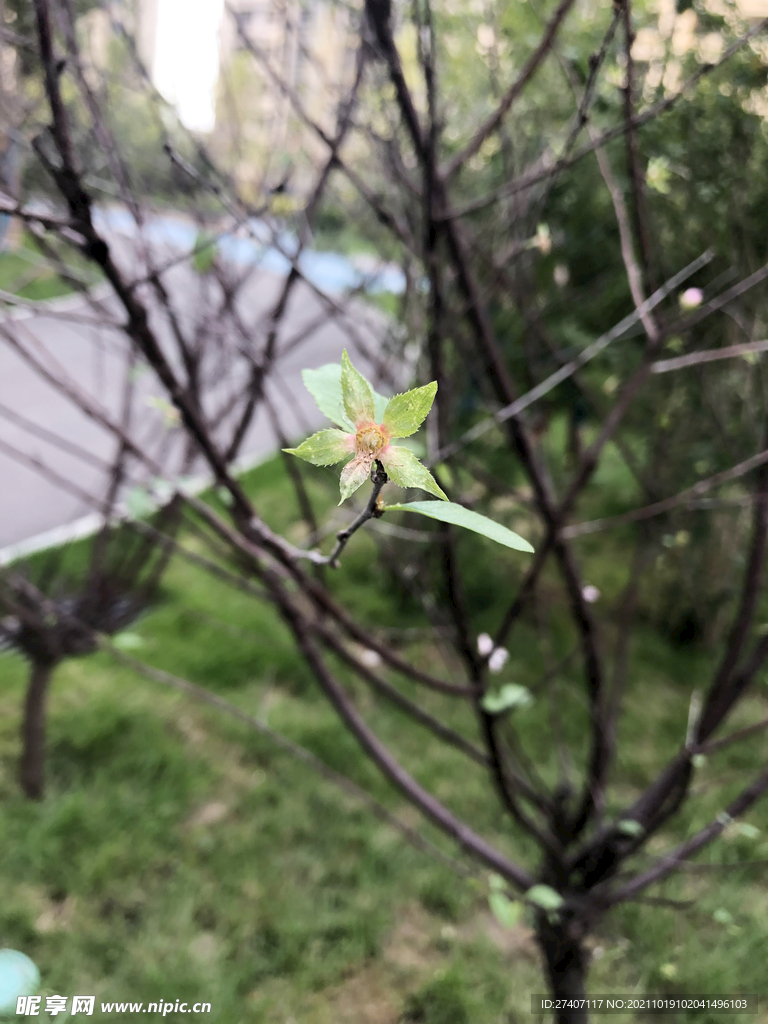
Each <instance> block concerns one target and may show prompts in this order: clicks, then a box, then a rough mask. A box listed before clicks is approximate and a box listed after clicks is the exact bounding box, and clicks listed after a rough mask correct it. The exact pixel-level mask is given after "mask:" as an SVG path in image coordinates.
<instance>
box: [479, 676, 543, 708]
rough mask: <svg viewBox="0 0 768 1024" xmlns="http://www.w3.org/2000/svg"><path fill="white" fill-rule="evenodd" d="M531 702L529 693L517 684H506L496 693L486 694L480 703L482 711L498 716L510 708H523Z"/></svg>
mask: <svg viewBox="0 0 768 1024" xmlns="http://www.w3.org/2000/svg"><path fill="white" fill-rule="evenodd" d="M532 700H533V697H532V696H531V691H530V690H528V689H527V688H526V687H525V686H519V685H518V684H517V683H507V684H506V686H502V688H501V689H500V690H499V692H498V693H486V695H485V696H484V697H483V699H482V701H481V705H482V708H483V710H484V711H487V712H488V713H489V714H491V715H500V714H501V713H502V711H509V710H510V708H523V707H525V706H526V704H530V703H531V701H532Z"/></svg>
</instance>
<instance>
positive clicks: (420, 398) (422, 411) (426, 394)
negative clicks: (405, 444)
mask: <svg viewBox="0 0 768 1024" xmlns="http://www.w3.org/2000/svg"><path fill="white" fill-rule="evenodd" d="M436 393H437V381H436V380H433V381H432V383H431V384H425V385H424V387H423V388H414V389H413V391H406V392H405V393H404V394H402V395H395V396H394V398H390V400H389V402H388V403H387V407H386V409H385V410H384V418H383V420H382V426H383V427H384V429H385V430H386V431H387V432H388V434H389V436H390V437H410V436H411V434H415V433H416V431H417V430H418V429H419V427H420V426H421V424H422V423H423V422H424V420H425V419H426V418H427V414H428V412H429V410H430V409H431V408H432V403H433V402H434V400H435V394H436Z"/></svg>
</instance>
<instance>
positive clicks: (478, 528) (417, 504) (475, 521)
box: [387, 470, 533, 552]
mask: <svg viewBox="0 0 768 1024" xmlns="http://www.w3.org/2000/svg"><path fill="white" fill-rule="evenodd" d="M387 472H388V473H389V470H387ZM393 479H394V477H393ZM395 483H397V481H395ZM387 510H388V511H390V512H418V514H419V515H422V516H429V517H430V519H439V520H440V521H441V522H443V523H451V524H452V525H453V526H463V527H464V529H465V530H472V531H473V532H474V533H479V534H482V536H483V537H488V538H490V540H495V541H496V543H497V544H503V545H504V546H505V547H508V548H515V550H517V551H528V552H532V551H533V548H532V547H531V545H530V544H529V543H528V541H527V540H524V539H523V538H522V537H520V536H519V535H518V534H516V533H513V532H512V530H508V529H507V528H506V526H502V525H501V523H495V522H494V521H493V520H492V519H488V517H487V516H482V515H480V513H479V512H472V511H471V510H470V509H468V508H464V506H463V505H457V504H456V503H455V502H453V501H440V502H438V501H409V502H405V503H404V504H402V505H387Z"/></svg>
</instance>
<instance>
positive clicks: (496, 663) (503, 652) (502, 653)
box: [488, 647, 509, 672]
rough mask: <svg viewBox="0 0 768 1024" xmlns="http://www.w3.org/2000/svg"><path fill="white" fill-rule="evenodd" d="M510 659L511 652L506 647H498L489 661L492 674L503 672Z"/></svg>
mask: <svg viewBox="0 0 768 1024" xmlns="http://www.w3.org/2000/svg"><path fill="white" fill-rule="evenodd" d="M508 657H509V651H508V650H507V649H506V648H504V647H497V648H496V650H495V651H494V652H493V654H492V655H491V656H490V658H489V659H488V668H489V669H490V671H491V672H501V670H502V669H503V668H504V665H505V664H506V661H507V658H508Z"/></svg>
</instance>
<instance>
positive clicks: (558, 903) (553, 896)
mask: <svg viewBox="0 0 768 1024" xmlns="http://www.w3.org/2000/svg"><path fill="white" fill-rule="evenodd" d="M525 899H526V900H527V901H528V903H535V904H536V906H537V907H541V909H542V910H559V909H560V907H562V905H563V903H565V900H564V899H563V897H562V896H561V895H560V893H559V892H557V891H556V890H555V889H553V888H552V886H551V885H534V886H533V887H532V888H530V889H529V890H528V892H527V893H526V894H525Z"/></svg>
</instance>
